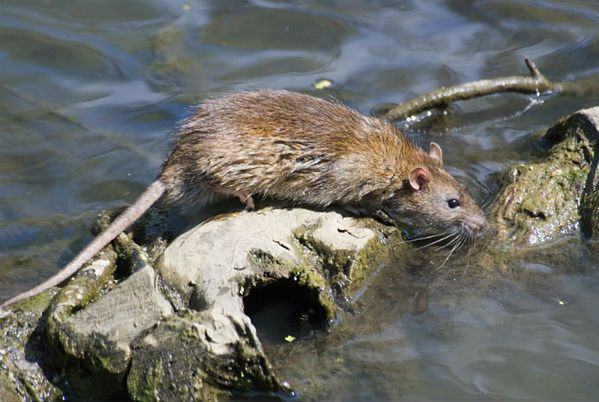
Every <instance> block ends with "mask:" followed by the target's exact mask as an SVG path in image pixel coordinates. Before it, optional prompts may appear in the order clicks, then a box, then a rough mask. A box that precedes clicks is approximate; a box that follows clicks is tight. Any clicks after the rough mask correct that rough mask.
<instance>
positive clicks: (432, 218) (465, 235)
mask: <svg viewBox="0 0 599 402" xmlns="http://www.w3.org/2000/svg"><path fill="white" fill-rule="evenodd" d="M442 165H443V153H442V151H441V147H439V145H437V144H435V143H434V142H432V143H431V145H430V149H429V152H428V155H427V156H426V157H425V158H424V163H422V164H421V165H419V166H416V167H414V168H413V169H412V170H411V171H410V172H409V174H408V177H405V178H403V181H402V183H401V185H400V187H399V188H398V189H397V191H395V192H394V193H393V194H391V195H390V196H389V197H388V198H386V199H385V200H384V201H383V203H382V210H383V212H384V213H386V214H387V215H389V217H391V218H392V219H393V220H394V221H395V222H397V223H399V224H407V225H409V226H410V227H411V228H413V229H414V230H415V231H416V232H417V234H418V235H420V236H424V235H440V236H439V237H441V235H443V236H444V235H447V236H448V239H451V238H452V237H453V236H459V237H461V238H462V239H464V240H465V241H466V240H467V241H471V240H474V239H475V238H476V237H478V236H480V235H481V234H482V233H484V232H485V230H486V229H487V220H486V218H485V215H484V213H483V211H482V210H481V209H480V208H479V207H478V205H476V203H475V202H474V201H473V200H472V198H471V197H470V195H469V194H468V192H467V191H466V189H465V187H464V186H462V185H460V184H459V183H458V182H457V181H456V180H455V179H454V178H453V177H452V176H451V175H450V174H449V173H447V172H446V171H445V170H444V169H443V168H442Z"/></svg>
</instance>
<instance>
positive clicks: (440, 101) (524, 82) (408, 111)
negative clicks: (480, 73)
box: [382, 58, 562, 120]
mask: <svg viewBox="0 0 599 402" xmlns="http://www.w3.org/2000/svg"><path fill="white" fill-rule="evenodd" d="M524 61H525V63H526V66H527V67H528V70H529V71H530V75H531V76H530V77H525V76H510V77H503V78H495V79H489V80H480V81H474V82H469V83H466V84H462V85H456V86H452V87H447V88H445V87H441V88H439V89H436V90H434V91H431V92H428V93H426V94H424V95H421V96H419V97H417V98H414V99H412V100H411V101H408V102H405V103H400V104H399V105H397V106H394V107H392V108H391V109H389V110H387V111H386V112H385V113H383V114H382V117H384V118H386V119H388V120H402V119H405V118H407V117H409V116H413V115H415V114H418V113H421V112H423V111H425V110H428V109H434V108H445V107H447V105H449V104H450V103H452V102H456V101H460V100H467V99H472V98H477V97H480V96H485V95H491V94H496V93H500V92H519V93H524V94H536V95H538V94H540V93H551V92H559V91H560V90H561V88H562V84H561V83H554V82H551V81H549V80H548V79H547V78H546V77H545V76H544V75H543V74H541V72H540V71H539V69H538V68H537V66H536V65H535V64H534V62H533V61H532V60H530V59H528V58H526V59H524Z"/></svg>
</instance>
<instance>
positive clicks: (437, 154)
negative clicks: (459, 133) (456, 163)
mask: <svg viewBox="0 0 599 402" xmlns="http://www.w3.org/2000/svg"><path fill="white" fill-rule="evenodd" d="M428 156H430V157H431V158H433V159H434V160H436V161H438V162H439V164H440V165H441V166H443V150H442V149H441V147H440V146H439V144H437V143H436V142H431V145H430V147H429V149H428Z"/></svg>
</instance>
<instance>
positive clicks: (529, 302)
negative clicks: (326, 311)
mask: <svg viewBox="0 0 599 402" xmlns="http://www.w3.org/2000/svg"><path fill="white" fill-rule="evenodd" d="M598 32H599V4H597V2H595V1H565V0H564V1H557V0H553V1H484V2H483V1H466V0H465V1H384V0H380V1H368V2H366V1H345V0H344V1H340V0H339V1H317V2H312V1H266V0H262V1H260V0H255V1H222V0H213V1H209V0H204V1H180V0H168V1H166V0H162V1H160V0H129V1H116V0H105V1H98V0H94V1H89V0H80V1H77V2H72V1H62V0H58V1H51V2H41V1H37V0H35V1H34V0H30V1H27V0H5V1H2V2H1V3H0V66H1V68H0V107H1V108H0V110H1V113H0V298H1V299H5V298H7V297H9V296H11V295H13V294H15V293H16V292H18V291H21V290H24V289H26V288H28V287H30V286H31V285H33V284H35V283H37V282H39V281H40V280H42V279H43V278H46V277H48V276H50V275H51V274H52V273H53V272H55V271H56V270H58V268H59V267H60V266H61V265H62V264H63V263H65V262H66V261H67V260H69V259H70V258H71V257H72V256H73V255H74V253H75V252H76V251H78V250H79V249H80V248H81V247H82V245H83V244H85V243H86V242H87V241H88V240H89V239H90V234H89V231H88V228H89V226H90V224H91V222H92V221H93V219H94V217H95V215H96V214H97V213H98V212H99V211H101V210H102V209H105V208H109V207H113V206H116V205H122V204H125V203H127V202H131V201H132V200H134V199H135V197H136V196H137V195H138V194H139V193H140V192H141V191H142V190H143V188H145V186H146V185H147V184H148V183H150V182H151V181H152V180H153V179H154V177H155V175H156V174H157V173H158V169H159V166H160V163H161V161H162V158H163V156H164V155H165V152H166V150H167V147H168V138H169V134H170V133H172V132H173V130H174V129H175V127H176V123H177V121H179V120H180V119H182V118H184V117H185V116H186V115H187V113H188V110H189V107H190V106H192V105H194V104H195V103H197V102H200V101H201V100H202V99H204V98H205V97H207V96H213V95H216V94H219V93H224V92H229V91H234V90H242V89H255V88H286V89H293V90H299V91H303V92H307V93H312V94H316V95H318V96H322V97H329V96H334V97H335V98H337V99H341V100H342V101H343V102H345V103H347V104H349V105H351V106H352V107H354V108H356V109H358V110H360V111H362V112H364V113H368V112H370V111H371V110H372V109H373V108H374V107H375V106H376V105H379V104H382V103H386V102H398V101H402V100H407V99H409V98H411V97H413V96H415V95H418V94H420V93H423V92H425V91H427V90H431V89H434V88H437V87H439V86H442V85H450V84H457V83H462V82H467V81H472V80H477V79H481V78H492V77H497V76H504V75H512V74H516V73H522V74H526V69H525V66H524V63H523V58H524V57H525V56H528V57H531V58H532V59H534V60H535V61H536V63H537V65H538V66H539V68H540V69H541V70H542V72H543V73H544V74H545V75H546V76H548V77H549V78H551V79H554V80H557V81H559V80H574V79H591V80H592V79H593V77H597V79H599V75H598V73H599V65H598V63H597V61H598V60H599V37H598ZM321 78H327V79H330V80H332V81H333V86H332V87H331V88H329V89H327V90H324V91H317V90H315V89H314V87H313V84H314V83H315V82H316V81H318V80H319V79H321ZM598 103H599V99H594V98H592V96H590V95H589V96H587V97H584V96H578V97H574V96H557V97H548V98H543V99H537V98H531V97H528V96H523V95H502V96H495V97H489V98H484V99H479V100H476V101H472V102H466V103H461V104H459V105H455V106H453V107H452V108H451V109H450V112H451V114H450V117H449V118H448V119H446V120H441V121H437V122H433V123H432V124H430V128H429V129H427V130H424V129H416V128H414V127H410V128H408V130H407V131H408V132H409V133H410V135H412V136H413V137H414V138H415V139H416V140H417V141H418V142H420V143H422V144H425V143H427V142H428V141H430V140H432V139H434V140H435V141H436V142H438V143H440V144H441V145H442V146H443V148H444V151H445V154H444V155H445V161H446V164H447V166H448V168H449V169H450V171H451V172H452V173H453V174H454V175H456V176H458V177H459V178H460V180H462V181H463V182H465V183H466V184H467V186H468V187H469V189H470V190H471V193H473V194H474V195H475V197H476V198H477V199H478V200H483V199H486V198H488V197H490V196H492V195H493V194H494V192H496V191H497V188H498V185H497V174H498V173H500V172H501V171H502V170H503V169H504V168H505V167H506V166H508V165H510V164H511V163H514V162H515V161H521V160H526V159H527V158H528V157H529V149H530V143H531V138H532V136H533V135H534V134H535V133H538V132H539V131H541V130H543V129H544V128H546V127H547V126H549V125H551V124H552V123H553V122H554V121H555V120H556V119H558V118H559V117H561V116H564V115H567V114H568V113H571V112H573V111H575V110H577V109H579V108H583V107H590V106H592V105H596V104H598ZM552 247H553V250H554V251H555V250H561V248H564V250H565V251H564V252H565V253H571V258H568V261H569V263H568V264H564V263H563V262H559V263H555V264H552V263H551V259H549V261H542V262H539V261H526V262H525V263H523V264H522V269H529V270H530V269H532V268H531V267H533V268H534V269H533V270H534V271H535V272H534V274H531V275H527V276H523V277H524V278H526V279H525V280H524V279H522V278H521V277H516V278H512V277H509V276H507V277H502V275H500V274H495V277H493V276H492V275H491V277H489V275H482V274H479V273H476V272H472V269H470V270H468V267H467V263H466V262H465V260H464V259H455V260H450V262H449V263H448V264H447V265H446V267H444V268H443V270H444V271H443V272H441V273H439V272H437V273H436V275H437V277H436V278H435V279H434V280H432V282H431V276H430V275H424V274H422V272H427V270H428V272H432V269H433V268H434V267H430V266H428V267H427V266H426V265H427V264H426V262H427V261H428V260H427V258H426V255H424V256H422V255H419V256H418V257H423V258H422V261H424V262H423V263H422V265H421V266H415V267H414V269H413V270H412V272H409V273H406V272H398V271H397V270H394V269H393V268H394V267H393V266H391V267H382V268H380V269H379V270H378V271H377V272H376V274H373V277H372V278H370V282H369V285H368V286H367V287H366V288H365V289H364V292H363V293H361V294H360V295H359V297H357V304H356V305H357V306H358V308H357V309H356V311H355V312H354V313H353V314H350V313H348V314H345V315H343V316H342V317H340V320H339V323H338V324H337V325H336V326H335V327H334V328H333V330H332V331H331V333H329V334H323V333H317V334H315V335H307V336H305V337H304V338H303V339H300V340H299V341H296V342H294V343H293V344H292V345H288V346H286V347H284V346H281V345H277V342H274V344H272V345H270V346H268V347H267V348H268V351H269V353H271V354H272V356H273V360H274V358H276V357H277V356H278V357H280V356H281V355H284V354H285V353H288V356H289V357H290V359H288V360H287V361H285V359H278V361H279V363H277V369H278V370H279V372H280V374H281V376H282V377H283V378H285V379H287V380H288V381H289V382H290V383H291V385H292V386H294V387H295V388H296V389H297V390H298V391H299V393H300V397H305V398H314V399H318V400H322V399H330V400H349V399H352V400H364V401H366V400H373V399H381V400H389V399H393V400H402V399H403V400H414V399H458V400H461V399H471V400H479V399H495V400H498V399H525V398H531V399H562V400H568V399H570V400H571V399H595V398H597V395H599V317H598V314H597V312H598V311H599V301H598V300H599V298H597V296H596V295H597V294H599V275H598V274H597V268H598V265H597V261H595V260H593V259H592V258H591V257H590V256H588V254H587V253H586V252H585V250H584V247H583V246H582V245H580V244H579V243H578V241H576V240H573V241H570V242H567V247H564V244H563V243H559V244H557V245H555V246H552ZM551 249H552V248H551V247H549V250H551ZM417 253H426V251H425V250H423V251H420V252H417ZM567 256H568V257H569V254H567ZM563 260H564V259H563V258H562V259H559V261H563ZM556 261H557V260H556ZM431 283H432V284H433V285H431V286H430V287H428V285H427V284H431ZM419 287H422V288H423V289H427V290H426V292H427V297H426V300H427V302H428V306H427V308H425V309H423V310H419V311H417V313H418V314H417V313H416V312H415V311H411V310H410V309H405V308H400V307H397V306H400V305H402V306H403V305H405V303H400V301H405V300H406V298H408V299H409V298H410V297H412V296H411V295H413V293H414V289H418V288H419ZM408 304H409V303H408ZM267 343H268V342H267Z"/></svg>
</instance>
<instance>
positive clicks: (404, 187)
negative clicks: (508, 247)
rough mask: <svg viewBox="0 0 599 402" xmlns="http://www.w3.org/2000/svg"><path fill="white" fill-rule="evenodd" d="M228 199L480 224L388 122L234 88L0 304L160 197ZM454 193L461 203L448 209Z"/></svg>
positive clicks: (461, 228)
mask: <svg viewBox="0 0 599 402" xmlns="http://www.w3.org/2000/svg"><path fill="white" fill-rule="evenodd" d="M230 196H236V197H238V198H239V199H240V200H242V201H243V202H244V203H245V204H246V205H247V206H248V207H250V208H253V206H254V201H253V197H255V196H258V197H266V198H274V199H280V200H286V201H290V202H292V203H302V204H312V205H316V206H321V207H324V206H328V205H331V204H338V205H345V206H348V207H358V208H360V209H363V210H365V211H366V212H367V213H371V214H374V213H375V212H377V211H382V212H384V213H385V214H387V216H389V217H391V218H392V219H393V220H395V221H396V222H403V223H407V224H410V225H411V226H412V227H415V228H417V229H419V232H420V233H423V234H428V233H431V234H434V235H438V236H445V235H451V236H458V237H459V238H460V239H461V238H474V237H476V236H477V235H479V234H480V233H482V232H483V231H484V230H485V229H486V225H487V224H486V220H485V218H484V214H483V213H482V211H481V210H480V209H479V208H478V206H476V204H475V203H474V202H473V201H472V199H471V198H470V196H469V195H468V193H467V192H466V191H465V190H464V188H463V187H461V186H460V185H459V184H458V183H457V182H456V181H455V179H453V177H451V176H450V175H449V174H448V173H447V172H446V171H445V170H443V169H442V152H441V149H440V148H439V147H438V145H436V144H434V143H432V144H431V149H430V151H429V152H428V153H426V152H424V151H423V150H422V149H420V148H418V147H417V146H415V145H414V144H413V143H412V142H410V141H409V140H408V139H407V138H406V137H405V136H404V135H403V134H402V133H400V132H399V131H398V130H397V129H395V127H394V126H393V125H392V124H391V123H389V122H386V121H382V120H379V119H376V118H373V117H365V116H362V115H360V114H359V113H357V112H355V111H353V110H351V109H349V108H347V107H345V106H343V105H341V104H339V103H333V102H327V101H324V100H322V99H318V98H314V97H311V96H308V95H303V94H299V93H294V92H288V91H256V92H242V93H236V94H232V95H228V96H224V97H221V98H216V99H212V100H208V101H206V102H205V103H204V104H203V105H202V106H200V107H199V108H198V109H197V110H196V112H195V113H194V114H193V116H191V117H190V118H189V119H188V120H187V121H186V122H185V123H184V124H183V125H182V127H181V128H180V130H179V132H178V134H177V136H176V138H175V141H174V144H173V146H172V149H171V151H170V153H169V155H168V157H167V159H166V161H165V162H164V164H163V167H162V171H161V173H160V175H159V177H158V179H157V180H156V181H155V182H154V183H152V185H151V186H150V187H149V188H148V190H146V191H145V192H144V194H142V195H141V196H140V197H139V198H138V200H137V201H136V202H135V203H134V204H133V205H131V207H129V208H128V209H127V210H126V211H125V212H124V213H123V215H122V216H121V217H119V218H118V219H117V220H116V221H115V222H114V223H113V224H111V225H110V226H109V228H108V229H107V230H106V231H105V232H103V233H102V234H100V235H99V236H98V237H96V239H94V241H93V242H92V243H90V245H88V246H87V247H86V248H85V249H84V250H83V251H82V252H81V253H79V254H78V255H77V256H76V257H75V259H74V260H73V261H72V262H71V263H69V264H68V265H67V266H66V267H65V268H63V269H62V270H61V271H59V272H58V273H57V274H55V275H54V276H53V277H51V278H50V279H48V280H47V281H45V282H44V283H42V284H40V285H38V286H36V287H35V288H33V289H31V290H29V291H27V292H24V293H22V294H20V295H18V296H16V297H14V298H12V299H10V300H8V301H6V302H5V303H4V304H2V306H1V307H6V306H8V305H10V304H13V303H14V302H16V301H18V300H21V299H24V298H26V297H30V296H32V295H34V294H37V293H39V292H41V291H43V290H45V289H47V288H49V287H51V286H55V285H57V284H59V283H60V282H62V281H64V280H65V279H67V278H68V277H69V276H71V275H72V274H73V273H75V272H76V271H77V270H78V269H79V268H80V267H81V266H83V264H84V263H85V262H86V261H87V260H89V259H90V258H92V257H93V256H94V255H95V254H96V253H97V252H98V251H99V250H100V249H101V248H102V247H104V246H105V245H106V244H108V243H109V242H110V241H111V240H112V239H114V237H116V236H117V235H118V233H120V232H121V231H123V230H125V229H126V228H127V227H128V226H129V225H131V224H132V223H133V222H134V221H135V220H136V219H137V218H138V217H139V216H140V215H141V214H142V213H143V212H144V211H145V210H147V209H148V208H149V206H150V205H151V204H152V203H153V202H155V201H156V200H157V199H158V198H160V197H162V198H163V202H165V203H166V204H179V205H180V204H198V203H199V204H201V203H206V202H211V201H215V200H218V199H221V198H226V197H230ZM451 198H453V199H458V200H459V202H460V206H459V207H458V208H453V209H452V208H449V207H448V200H449V199H451ZM456 238H457V237H456ZM456 244H459V242H458V243H456Z"/></svg>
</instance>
